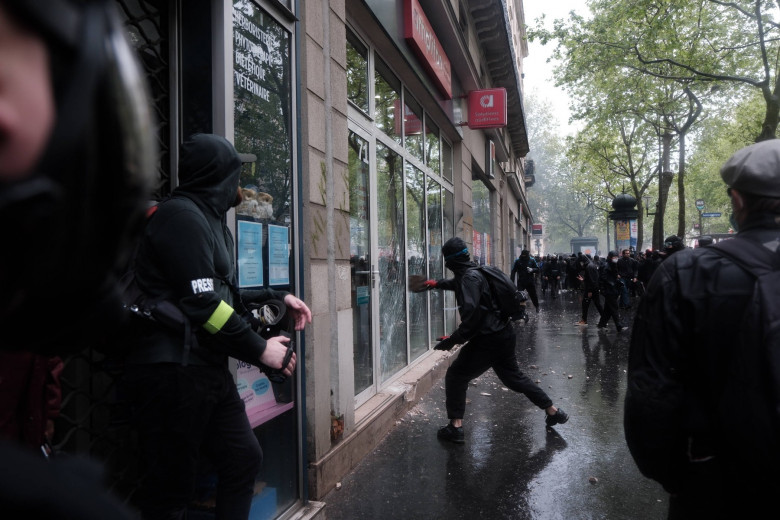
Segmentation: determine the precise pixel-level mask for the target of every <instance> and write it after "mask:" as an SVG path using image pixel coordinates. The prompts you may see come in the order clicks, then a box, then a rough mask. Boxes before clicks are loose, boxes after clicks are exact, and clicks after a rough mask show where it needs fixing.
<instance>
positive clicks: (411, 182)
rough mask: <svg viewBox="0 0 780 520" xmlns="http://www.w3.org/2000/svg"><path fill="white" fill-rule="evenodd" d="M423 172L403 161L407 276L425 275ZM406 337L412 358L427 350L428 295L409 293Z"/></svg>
mask: <svg viewBox="0 0 780 520" xmlns="http://www.w3.org/2000/svg"><path fill="white" fill-rule="evenodd" d="M426 234H427V225H426V218H425V174H424V173H423V172H422V171H421V170H420V169H418V168H416V167H414V166H412V165H411V164H410V163H408V162H407V163H406V254H407V258H408V262H409V276H420V277H423V278H427V277H428V275H427V264H428V253H427V250H426V249H427V244H426ZM409 341H410V353H411V358H412V359H417V358H418V357H419V356H420V355H421V354H423V353H424V352H425V351H426V350H428V296H427V294H426V293H424V292H421V293H410V294H409Z"/></svg>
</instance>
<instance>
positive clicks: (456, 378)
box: [421, 237, 569, 444]
mask: <svg viewBox="0 0 780 520" xmlns="http://www.w3.org/2000/svg"><path fill="white" fill-rule="evenodd" d="M442 255H444V264H445V265H446V267H447V269H449V270H450V271H452V272H453V274H454V275H455V276H454V278H449V279H445V280H426V281H425V282H424V283H423V288H422V289H421V290H430V289H442V290H448V291H455V299H456V301H457V302H458V310H459V312H460V318H461V323H460V326H458V328H457V330H456V331H455V332H453V333H452V334H451V335H450V336H449V337H446V338H442V340H441V341H440V342H439V343H438V344H436V346H435V347H434V349H435V350H450V349H452V348H453V347H454V346H455V345H457V344H462V343H466V345H465V346H464V347H463V348H462V349H461V350H460V353H459V354H458V358H457V359H456V360H455V361H454V362H453V363H452V365H450V367H449V368H448V369H447V374H446V375H445V378H444V385H445V394H446V400H447V404H446V406H447V417H448V418H449V419H450V422H449V423H448V424H447V425H446V426H443V427H442V428H440V429H439V431H438V437H439V438H440V439H442V440H446V441H450V442H454V443H458V444H462V443H464V442H465V435H464V432H463V415H464V413H465V410H466V391H467V390H468V386H469V382H471V381H472V380H474V379H476V378H477V377H479V376H480V375H482V374H484V373H485V371H487V370H488V369H489V368H492V369H493V370H494V371H495V372H496V375H497V376H498V378H499V379H500V380H501V382H502V383H504V384H505V385H506V386H507V388H509V389H511V390H514V391H515V392H519V393H522V394H525V395H526V397H528V398H529V399H530V400H531V402H533V403H534V404H535V405H536V406H538V407H539V408H541V409H542V410H545V412H546V417H545V423H546V424H547V426H554V425H556V424H563V423H565V422H566V421H568V420H569V416H568V415H567V414H566V412H564V411H563V410H562V409H560V408H557V407H555V406H553V402H552V400H551V399H550V397H549V396H548V395H547V394H546V393H545V392H544V390H542V389H541V387H539V385H537V384H536V383H534V382H533V381H532V380H531V379H530V378H529V377H528V376H527V375H525V374H523V373H522V372H521V371H520V368H519V366H518V364H517V357H516V356H515V346H516V336H515V330H514V328H513V326H512V322H511V321H509V320H502V319H501V318H500V314H501V312H500V310H499V309H498V306H497V304H495V303H494V300H493V297H492V295H491V293H490V285H489V284H488V282H487V280H486V279H485V277H484V275H483V274H482V273H481V272H480V271H479V269H478V267H477V265H476V264H474V263H473V262H471V260H470V259H469V250H468V248H467V246H466V243H465V242H464V241H463V240H462V239H460V238H458V237H454V238H451V239H449V240H447V242H445V243H444V245H443V246H442Z"/></svg>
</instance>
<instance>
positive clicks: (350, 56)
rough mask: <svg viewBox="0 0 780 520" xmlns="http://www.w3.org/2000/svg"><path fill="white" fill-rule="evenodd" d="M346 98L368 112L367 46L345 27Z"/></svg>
mask: <svg viewBox="0 0 780 520" xmlns="http://www.w3.org/2000/svg"><path fill="white" fill-rule="evenodd" d="M347 99H349V100H350V101H351V102H352V103H354V104H355V106H357V107H358V108H359V109H360V110H362V111H363V112H365V113H366V114H367V113H368V48H367V47H366V46H365V45H363V43H362V42H361V41H360V40H359V39H358V37H357V36H355V33H353V32H352V31H350V30H349V29H347Z"/></svg>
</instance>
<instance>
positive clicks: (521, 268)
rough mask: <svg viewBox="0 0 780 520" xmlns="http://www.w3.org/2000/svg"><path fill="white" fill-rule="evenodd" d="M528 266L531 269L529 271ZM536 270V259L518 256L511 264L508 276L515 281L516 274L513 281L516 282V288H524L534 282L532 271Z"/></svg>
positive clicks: (537, 269) (537, 268)
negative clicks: (510, 271)
mask: <svg viewBox="0 0 780 520" xmlns="http://www.w3.org/2000/svg"><path fill="white" fill-rule="evenodd" d="M529 268H530V269H531V270H530V271H529V270H528V269H529ZM538 272H539V266H538V265H537V264H536V260H534V259H533V258H532V257H530V256H528V257H525V258H523V257H522V256H519V257H518V258H517V260H515V263H514V265H513V266H512V273H511V274H510V278H512V281H513V282H515V275H516V276H517V281H516V282H515V283H516V284H517V288H518V289H525V288H526V287H528V286H529V285H531V284H533V283H534V273H538Z"/></svg>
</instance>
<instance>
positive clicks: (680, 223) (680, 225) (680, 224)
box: [677, 132, 701, 238]
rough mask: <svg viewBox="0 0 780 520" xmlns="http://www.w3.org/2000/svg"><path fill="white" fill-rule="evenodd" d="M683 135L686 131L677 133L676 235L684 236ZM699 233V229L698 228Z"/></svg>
mask: <svg viewBox="0 0 780 520" xmlns="http://www.w3.org/2000/svg"><path fill="white" fill-rule="evenodd" d="M685 135H686V132H681V133H680V134H679V138H680V171H679V172H678V173H677V197H678V199H679V200H678V203H679V206H678V207H679V210H678V211H679V212H680V214H679V216H678V218H677V236H678V237H680V238H682V237H684V236H685V228H686V222H685V182H684V181H685ZM699 233H700V234H701V230H699Z"/></svg>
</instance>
